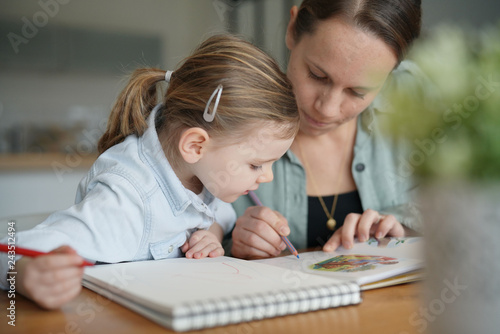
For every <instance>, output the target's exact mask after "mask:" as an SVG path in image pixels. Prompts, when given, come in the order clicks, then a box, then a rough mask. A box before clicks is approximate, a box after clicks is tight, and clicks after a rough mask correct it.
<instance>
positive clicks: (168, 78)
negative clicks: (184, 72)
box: [165, 70, 174, 83]
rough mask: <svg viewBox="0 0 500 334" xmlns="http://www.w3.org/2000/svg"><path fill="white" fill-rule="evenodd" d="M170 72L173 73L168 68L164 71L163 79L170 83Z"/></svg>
mask: <svg viewBox="0 0 500 334" xmlns="http://www.w3.org/2000/svg"><path fill="white" fill-rule="evenodd" d="M172 73H174V72H173V71H170V70H168V71H166V72H165V81H166V82H167V83H170V78H171V77H172Z"/></svg>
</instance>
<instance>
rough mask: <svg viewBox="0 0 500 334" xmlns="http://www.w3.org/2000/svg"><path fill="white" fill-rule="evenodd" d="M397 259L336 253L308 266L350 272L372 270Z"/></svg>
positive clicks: (396, 261) (395, 261) (393, 262)
mask: <svg viewBox="0 0 500 334" xmlns="http://www.w3.org/2000/svg"><path fill="white" fill-rule="evenodd" d="M397 263H398V260H397V259H395V258H393V257H388V256H378V255H359V254H349V255H338V256H335V257H332V258H331V259H328V260H324V261H321V262H318V263H315V264H313V265H311V266H309V268H310V269H313V270H321V271H335V272H344V273H352V272H357V271H366V270H373V269H375V268H377V266H380V265H389V264H397Z"/></svg>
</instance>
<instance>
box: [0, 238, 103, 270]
mask: <svg viewBox="0 0 500 334" xmlns="http://www.w3.org/2000/svg"><path fill="white" fill-rule="evenodd" d="M12 246H14V248H12ZM9 247H10V248H11V249H9ZM0 252H4V253H8V252H13V253H15V255H24V256H30V257H36V256H42V255H48V254H51V253H45V252H40V251H36V250H33V249H27V248H23V247H19V246H15V245H10V246H9V245H6V244H0ZM93 265H94V264H93V263H91V262H88V261H85V260H84V261H83V263H82V267H85V266H93Z"/></svg>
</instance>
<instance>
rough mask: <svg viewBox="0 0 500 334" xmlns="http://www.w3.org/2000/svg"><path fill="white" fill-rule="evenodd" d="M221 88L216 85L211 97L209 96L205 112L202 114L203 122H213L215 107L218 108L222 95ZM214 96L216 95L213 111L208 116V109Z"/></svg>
mask: <svg viewBox="0 0 500 334" xmlns="http://www.w3.org/2000/svg"><path fill="white" fill-rule="evenodd" d="M223 88H224V87H223V86H222V85H218V86H217V88H215V90H214V92H213V93H212V96H210V98H209V99H208V102H207V106H206V107H205V111H204V112H203V119H204V120H205V121H207V122H212V121H213V120H214V118H215V113H216V112H217V107H218V106H219V101H220V96H221V95H222V89H223ZM215 94H217V98H216V99H215V104H214V109H213V110H212V113H210V114H209V113H208V109H209V107H210V103H211V102H212V99H213V98H214V96H215Z"/></svg>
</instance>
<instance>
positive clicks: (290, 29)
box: [285, 6, 299, 51]
mask: <svg viewBox="0 0 500 334" xmlns="http://www.w3.org/2000/svg"><path fill="white" fill-rule="evenodd" d="M298 14H299V9H298V8H297V6H293V7H292V9H290V21H288V26H287V27H286V35H285V44H286V47H287V48H288V50H290V51H291V50H292V49H293V47H294V46H295V36H294V30H295V22H296V21H297V15H298Z"/></svg>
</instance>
